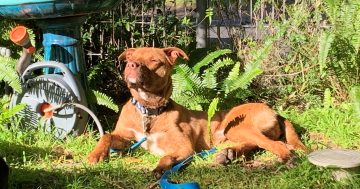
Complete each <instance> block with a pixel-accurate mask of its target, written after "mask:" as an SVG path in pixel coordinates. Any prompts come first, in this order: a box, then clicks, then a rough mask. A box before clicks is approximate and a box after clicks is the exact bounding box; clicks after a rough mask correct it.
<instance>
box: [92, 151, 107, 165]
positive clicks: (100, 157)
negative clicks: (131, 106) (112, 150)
mask: <svg viewBox="0 0 360 189" xmlns="http://www.w3.org/2000/svg"><path fill="white" fill-rule="evenodd" d="M108 157H109V153H108V152H99V151H96V150H94V151H92V152H91V153H90V154H89V155H88V162H89V163H90V164H96V163H98V162H99V161H104V160H106V159H107V158H108Z"/></svg>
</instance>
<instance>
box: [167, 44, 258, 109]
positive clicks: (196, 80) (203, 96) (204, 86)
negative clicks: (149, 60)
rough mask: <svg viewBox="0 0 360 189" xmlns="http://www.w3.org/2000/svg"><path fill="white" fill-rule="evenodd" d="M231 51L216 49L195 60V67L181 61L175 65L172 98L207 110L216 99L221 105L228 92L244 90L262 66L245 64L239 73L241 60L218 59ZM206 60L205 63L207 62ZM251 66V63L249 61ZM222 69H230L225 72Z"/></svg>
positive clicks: (186, 104)
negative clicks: (242, 70)
mask: <svg viewBox="0 0 360 189" xmlns="http://www.w3.org/2000/svg"><path fill="white" fill-rule="evenodd" d="M229 53H231V50H228V49H225V50H217V51H214V52H212V53H210V54H209V55H207V56H206V57H205V58H204V59H202V60H201V61H199V62H198V63H196V64H195V65H194V66H193V67H190V66H188V65H186V64H179V65H177V66H176V67H175V73H174V74H173V75H172V79H173V88H174V90H173V94H172V98H173V99H174V100H175V101H177V102H178V103H180V104H182V105H184V106H186V107H188V108H190V109H194V110H206V109H207V108H208V107H209V105H210V104H211V103H214V102H213V99H217V97H219V99H217V101H219V103H216V104H219V105H221V102H227V97H228V94H230V93H232V92H234V91H237V90H244V89H246V87H247V86H248V85H249V84H250V83H251V81H252V79H254V78H255V77H256V76H257V75H258V74H260V73H261V69H260V68H259V67H256V66H255V67H252V66H246V69H245V72H244V73H243V74H240V62H237V61H235V60H233V59H230V58H229V57H224V58H220V59H218V58H219V57H220V56H224V55H226V54H229ZM205 63H206V64H205ZM249 65H250V64H249ZM221 68H227V69H230V72H228V73H225V74H222V72H221V71H222V70H221Z"/></svg>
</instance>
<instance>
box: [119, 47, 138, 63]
mask: <svg viewBox="0 0 360 189" xmlns="http://www.w3.org/2000/svg"><path fill="white" fill-rule="evenodd" d="M134 51H135V48H128V49H126V50H125V51H124V52H123V53H121V54H120V55H119V56H118V59H119V60H121V61H123V60H126V59H128V58H129V56H131V55H132V53H133V52H134Z"/></svg>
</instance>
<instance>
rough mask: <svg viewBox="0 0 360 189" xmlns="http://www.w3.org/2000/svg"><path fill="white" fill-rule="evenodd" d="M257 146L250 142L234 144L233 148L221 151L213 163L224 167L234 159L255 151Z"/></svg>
mask: <svg viewBox="0 0 360 189" xmlns="http://www.w3.org/2000/svg"><path fill="white" fill-rule="evenodd" d="M257 148H258V146H257V145H256V144H255V143H253V142H250V141H243V142H240V143H235V144H234V146H232V147H228V148H225V149H223V150H221V151H220V152H219V153H218V154H217V155H216V157H215V160H214V161H215V163H218V164H222V165H226V164H228V163H230V162H231V161H233V160H234V159H236V158H239V157H241V156H247V155H248V154H249V153H250V152H252V151H254V150H255V149H257Z"/></svg>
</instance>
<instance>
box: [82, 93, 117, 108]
mask: <svg viewBox="0 0 360 189" xmlns="http://www.w3.org/2000/svg"><path fill="white" fill-rule="evenodd" d="M87 99H88V100H89V103H90V104H98V105H102V106H105V107H107V108H109V109H111V110H114V111H115V112H119V107H118V106H117V105H116V104H115V103H114V100H113V99H112V98H111V97H109V96H107V95H106V94H104V93H102V92H100V91H97V90H93V89H92V90H91V91H90V95H88V97H87Z"/></svg>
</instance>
